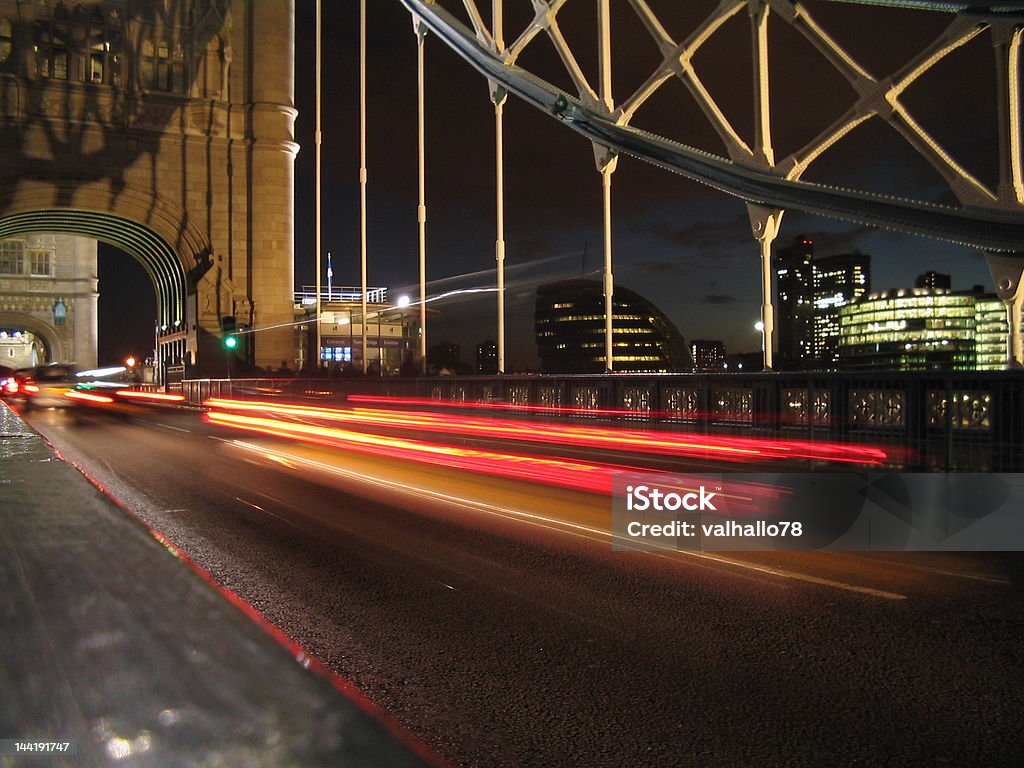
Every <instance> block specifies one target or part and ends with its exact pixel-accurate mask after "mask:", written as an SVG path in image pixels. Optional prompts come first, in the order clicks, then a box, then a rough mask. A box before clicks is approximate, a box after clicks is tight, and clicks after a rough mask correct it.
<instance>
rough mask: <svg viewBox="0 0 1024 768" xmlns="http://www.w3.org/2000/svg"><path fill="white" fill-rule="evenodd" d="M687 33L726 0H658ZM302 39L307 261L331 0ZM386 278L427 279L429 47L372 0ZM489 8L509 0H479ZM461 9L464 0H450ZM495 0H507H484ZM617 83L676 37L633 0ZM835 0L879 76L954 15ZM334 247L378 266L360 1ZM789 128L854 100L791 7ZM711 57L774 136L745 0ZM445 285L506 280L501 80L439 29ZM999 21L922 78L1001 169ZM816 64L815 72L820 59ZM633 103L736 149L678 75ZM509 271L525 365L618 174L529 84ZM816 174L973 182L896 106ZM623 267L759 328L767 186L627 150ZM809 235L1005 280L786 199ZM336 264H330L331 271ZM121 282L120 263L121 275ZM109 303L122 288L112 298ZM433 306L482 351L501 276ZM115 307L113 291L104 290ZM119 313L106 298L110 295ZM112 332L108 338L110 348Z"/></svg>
mask: <svg viewBox="0 0 1024 768" xmlns="http://www.w3.org/2000/svg"><path fill="white" fill-rule="evenodd" d="M649 2H650V5H651V7H652V8H653V9H654V10H655V12H656V13H657V15H658V16H659V18H660V19H661V20H662V21H663V22H664V23H665V25H666V27H667V28H668V30H669V32H670V33H671V34H672V35H673V36H674V37H675V38H676V39H682V38H684V37H686V36H687V34H688V33H689V31H691V30H692V29H693V28H694V26H695V25H696V23H697V22H698V21H699V19H700V18H702V17H703V16H704V15H705V14H706V13H708V12H709V11H710V10H711V9H712V8H713V7H714V6H715V5H716V3H713V2H693V3H685V4H680V3H678V2H677V1H676V0H662V1H660V2H659V1H658V0H649ZM297 5H298V19H297V31H296V35H297V53H296V79H297V82H296V103H297V106H298V108H299V118H298V121H297V123H296V138H297V140H298V141H299V143H300V144H301V146H302V150H301V152H300V154H299V157H298V159H297V162H296V257H295V260H296V265H295V272H296V283H297V284H298V285H303V284H307V285H308V284H312V283H313V281H314V267H313V265H314V252H313V243H314V229H313V227H314V211H313V199H314V198H313V193H314V187H313V184H314V147H313V128H314V43H315V32H314V30H315V4H314V2H312V0H299V1H298V3H297ZM368 5H369V6H370V11H369V22H368V28H369V34H368V37H369V40H370V46H369V47H370V54H369V65H368V124H369V128H368V134H369V139H368V162H367V165H368V169H369V187H368V220H369V223H368V250H369V265H370V266H369V282H370V284H371V285H386V286H387V287H388V288H389V289H390V291H391V292H390V295H391V297H392V298H397V297H398V296H399V295H401V294H402V293H408V294H409V295H412V296H415V295H416V294H417V292H418V288H417V280H418V265H417V223H416V63H415V62H416V58H415V57H416V51H415V38H414V35H413V32H412V25H411V23H410V19H409V16H408V14H407V13H406V12H405V10H404V9H403V8H402V6H401V5H400V4H399V3H398V2H393V1H392V2H383V1H382V0H372V1H371V2H369V3H368ZM478 5H479V6H480V7H481V10H482V11H483V12H484V13H485V18H486V14H487V13H488V12H489V6H490V3H487V2H478ZM530 5H531V4H530V3H529V2H526V0H522V2H516V0H506V6H507V8H506V24H505V29H506V32H505V36H506V41H507V42H509V41H511V40H512V39H514V37H516V36H517V34H518V32H519V30H521V29H522V28H523V27H524V26H525V25H526V23H527V21H528V19H529V13H530V12H529V8H530ZM444 6H445V7H446V8H449V9H450V10H453V11H457V12H460V9H461V3H454V2H447V3H444ZM485 6H486V7H485ZM612 6H613V19H612V30H613V45H614V50H613V71H614V95H615V97H616V99H617V100H622V99H623V98H625V97H626V96H627V95H628V94H630V93H632V92H633V90H635V88H636V87H637V86H638V85H639V84H640V83H642V82H643V80H645V79H646V77H647V75H648V74H650V72H651V71H653V69H654V67H655V66H656V64H657V61H658V59H659V55H658V53H657V49H656V48H655V46H654V44H653V42H651V40H650V38H649V37H648V36H647V33H646V32H645V30H644V29H643V27H642V26H641V24H640V23H639V21H638V20H637V18H636V16H635V15H634V14H633V12H632V11H631V10H629V8H628V6H627V4H626V3H618V2H613V3H612ZM807 7H808V8H809V9H810V10H811V12H812V14H813V15H814V17H815V19H816V20H818V21H819V23H820V24H821V25H822V26H823V27H824V28H825V29H826V30H827V31H829V33H830V34H832V35H833V37H835V38H836V39H837V40H838V41H839V42H840V44H842V45H843V46H844V47H845V48H846V49H847V50H848V51H849V52H850V53H851V54H852V55H853V56H854V58H856V59H857V60H858V61H859V62H861V63H862V64H863V65H864V66H865V67H866V68H867V69H868V71H869V72H871V73H872V74H873V75H875V76H876V77H882V76H885V75H888V74H891V73H893V72H894V71H895V70H897V69H898V68H899V67H900V66H902V65H903V64H904V63H905V62H906V61H908V60H909V59H910V58H911V57H912V56H913V55H914V54H915V53H916V52H918V51H920V50H921V49H922V48H923V47H925V46H926V45H927V44H928V43H929V42H931V41H932V40H933V39H934V38H935V36H936V35H937V34H938V32H939V31H940V30H941V29H943V28H944V27H945V26H946V25H947V24H948V23H949V22H950V21H951V20H952V16H951V15H947V14H940V13H934V12H923V11H901V10H892V9H888V10H884V11H883V10H881V9H877V8H870V7H864V6H858V5H845V4H835V3H821V2H810V3H807ZM323 13H324V32H325V38H326V39H325V52H324V65H323V72H324V118H323V129H324V133H323V158H324V160H323V178H324V185H323V199H324V207H323V211H324V223H323V244H324V245H323V248H324V251H325V256H324V268H325V269H326V251H331V252H332V254H333V262H334V282H335V285H339V284H347V285H356V284H358V281H359V228H358V212H359V211H358V194H359V188H358V170H359V168H358V166H359V145H358V127H359V124H358V103H359V102H358V97H359V94H358V4H357V3H356V2H354V1H353V2H346V3H336V2H325V3H323ZM593 16H594V4H593V3H585V2H579V0H575V2H569V3H568V4H567V5H566V6H565V10H564V11H563V12H562V14H560V16H559V20H560V23H561V25H562V29H563V32H564V33H565V34H566V37H567V38H568V40H569V42H570V44H571V45H572V47H573V50H574V52H575V53H576V55H577V57H578V58H579V60H580V64H581V66H582V67H583V69H584V72H585V73H586V74H587V77H588V79H590V81H591V83H593V84H595V85H596V82H597V78H596V63H597V53H596V51H597V45H596V34H595V26H596V25H595V22H594V18H593ZM542 38H543V36H541V38H538V39H537V40H536V41H534V43H532V44H531V46H530V47H529V48H528V49H527V51H526V52H525V53H524V54H523V56H522V57H521V58H520V61H519V63H520V64H521V65H522V66H523V67H524V68H526V69H528V70H530V71H533V72H534V73H536V74H538V75H540V76H542V77H545V78H546V79H549V80H550V81H551V82H553V83H555V84H556V85H559V86H561V87H563V88H565V89H567V90H570V91H572V87H571V83H570V82H569V80H568V77H567V76H566V75H565V74H564V69H562V67H561V65H560V63H559V61H558V59H557V56H556V55H555V53H554V49H553V48H552V47H551V45H550V44H549V43H548V41H547V40H546V39H542ZM770 40H771V45H772V49H773V52H774V53H778V54H781V55H778V56H775V57H774V58H773V60H772V69H771V79H772V87H773V102H772V109H773V144H774V148H775V154H776V158H777V159H781V158H783V157H785V156H786V155H788V154H789V153H790V152H792V151H794V150H796V149H797V148H799V147H800V146H802V145H803V144H804V143H806V142H807V141H809V140H810V139H812V138H813V137H814V136H815V135H816V134H817V133H819V132H820V131H821V130H822V129H824V128H825V127H827V126H828V125H829V124H830V123H831V122H832V121H833V120H834V119H836V118H837V117H839V116H840V115H841V114H842V113H843V112H844V111H845V110H846V108H847V107H849V106H850V105H851V104H852V103H853V101H854V98H855V97H854V93H853V91H852V89H851V88H850V87H849V86H848V85H847V84H846V81H845V80H843V79H842V78H840V77H839V75H838V74H837V73H835V72H834V70H833V69H832V68H831V66H830V65H828V64H827V62H825V60H824V59H822V58H821V57H820V55H818V54H817V53H816V52H815V51H814V50H813V49H812V48H811V46H810V45H809V44H808V43H807V42H806V41H804V40H803V39H802V38H801V37H800V36H799V35H798V34H797V33H795V32H794V31H793V30H792V29H791V28H789V27H788V26H787V25H785V24H784V23H782V22H778V21H776V22H774V23H772V24H770ZM695 66H696V68H697V71H698V73H699V74H700V76H701V77H702V79H703V80H704V82H705V85H706V86H707V87H708V89H709V91H710V92H711V93H712V95H713V96H714V97H715V98H716V99H718V100H719V103H720V105H721V106H722V108H723V110H724V112H725V113H726V115H727V117H728V118H729V119H730V120H731V121H732V122H733V124H734V126H735V127H736V128H737V130H738V131H739V133H740V134H741V136H742V137H743V138H744V139H745V140H746V141H748V143H749V142H751V141H752V140H753V95H752V84H751V80H752V78H751V76H750V72H751V70H752V62H751V56H750V32H749V21H748V19H747V16H746V13H745V12H744V13H740V14H738V15H737V16H736V17H734V18H733V19H731V20H730V21H729V22H727V23H726V25H725V26H724V27H723V28H722V30H720V31H719V32H718V33H717V34H716V35H715V37H713V38H712V39H711V41H709V42H708V43H707V44H706V45H705V48H704V49H702V50H701V52H700V53H699V54H698V56H697V57H696V59H695ZM426 68H427V95H426V98H427V115H426V123H427V128H426V130H427V275H428V280H429V281H430V283H429V285H428V294H429V295H435V294H439V293H442V292H446V291H451V290H456V289H466V288H488V287H493V285H494V255H493V254H494V118H493V115H494V112H493V107H492V105H491V103H490V100H489V98H488V90H487V85H486V82H485V81H484V80H483V79H482V78H481V77H480V76H479V75H477V73H476V72H475V71H474V70H472V69H471V68H470V67H469V66H468V65H467V64H465V63H464V62H463V61H462V60H461V59H459V58H458V57H456V56H455V55H454V54H453V53H451V52H450V51H449V50H448V49H447V47H446V46H445V45H444V44H443V43H441V42H440V41H438V40H437V39H434V38H431V37H428V40H427V49H426ZM993 70H994V67H993V55H992V48H991V42H990V37H989V36H988V35H987V34H983V35H980V36H979V37H977V38H975V39H974V40H973V41H971V42H970V43H968V44H967V45H966V46H965V47H963V48H962V49H960V50H958V51H957V52H955V53H954V54H952V56H951V57H950V58H949V59H948V61H946V62H943V63H942V64H941V65H940V67H939V69H937V70H935V71H932V72H929V73H927V74H926V75H925V76H923V77H922V78H921V79H920V80H919V81H918V82H917V83H915V84H914V85H913V86H912V87H911V88H910V89H908V91H907V92H906V97H905V99H904V101H905V103H906V104H907V105H908V106H909V108H910V110H911V112H912V114H913V115H914V116H915V117H916V118H917V119H918V120H919V121H920V122H921V123H922V124H923V125H924V126H925V127H926V128H927V129H928V130H930V131H932V132H933V133H934V134H935V136H936V138H937V139H938V140H939V141H940V142H941V143H942V144H943V145H944V146H945V147H946V148H947V149H948V150H949V151H950V153H951V154H952V155H953V156H954V157H955V158H956V159H957V160H958V161H959V162H960V163H961V164H962V165H964V166H965V167H967V168H968V170H970V171H971V172H973V173H975V174H976V175H977V176H978V177H979V178H980V179H981V180H982V181H984V182H986V183H989V184H991V183H992V180H993V179H994V177H995V175H996V167H995V160H994V159H995V150H994V147H995V144H996V134H995V99H994V95H993V94H994V77H993ZM808 73H812V77H810V78H808V76H807V75H808ZM632 124H633V125H635V126H637V127H640V128H644V129H647V130H650V131H653V132H656V133H660V134H662V135H664V136H667V137H669V138H673V139H676V140H679V141H682V142H684V143H686V144H689V145H691V146H695V147H698V148H700V149H705V150H708V151H711V152H714V153H716V154H724V150H723V148H722V145H721V142H720V141H719V139H718V137H717V135H716V134H715V133H714V131H713V130H712V129H711V128H710V126H709V123H708V121H707V120H706V118H705V117H704V116H703V114H702V112H701V111H700V109H699V108H698V107H697V106H696V103H695V102H694V100H693V99H692V97H691V96H690V94H689V92H688V91H687V90H686V89H685V88H684V87H683V86H682V85H681V84H680V83H679V82H678V81H673V82H670V83H668V84H666V85H665V86H663V87H662V90H661V91H659V93H658V94H657V95H656V96H655V97H654V98H653V99H652V100H651V101H650V102H648V103H647V104H646V105H645V106H644V107H642V108H641V109H640V110H639V112H638V113H637V115H636V117H635V118H634V120H633V122H632ZM505 165H506V171H505V172H506V189H505V195H506V223H505V227H506V242H507V251H506V270H507V278H506V284H507V286H508V292H507V315H508V323H509V329H508V345H509V349H508V355H509V364H510V368H515V369H521V368H524V367H530V366H535V365H536V352H535V347H534V343H533V329H532V322H533V299H534V291H535V289H536V286H537V285H538V284H540V283H543V282H546V281H549V280H555V279H560V278H566V277H577V276H579V275H580V274H585V275H588V276H592V277H599V270H600V267H601V264H602V258H603V257H602V237H601V213H600V212H601V207H600V206H601V186H600V176H599V174H598V173H597V172H596V171H595V167H594V160H593V153H592V150H591V146H590V143H589V142H588V141H587V140H586V139H584V138H582V137H580V136H578V135H577V134H575V133H573V132H571V131H570V130H568V129H566V128H565V127H563V126H561V125H559V124H558V123H557V121H555V120H554V119H553V118H551V117H549V116H546V115H544V114H542V113H541V112H539V111H538V110H536V109H534V108H532V107H529V106H527V105H525V104H522V103H520V102H517V101H516V100H515V99H514V97H510V99H509V101H508V103H507V104H506V108H505ZM804 178H805V179H806V180H808V181H817V182H828V183H833V184H841V185H843V186H850V187H854V188H863V189H868V190H871V191H877V192H884V193H889V194H896V195H901V196H905V197H914V198H918V199H924V200H931V201H935V202H946V203H953V200H952V198H951V197H950V196H949V194H948V192H947V191H946V188H945V184H944V182H943V181H942V180H941V178H940V177H939V176H938V174H937V173H936V172H935V171H934V170H932V169H931V168H930V167H929V166H928V165H927V164H926V163H925V161H924V160H922V159H921V158H920V157H918V156H917V155H916V154H915V153H914V152H913V151H912V150H911V149H910V148H909V146H908V145H907V144H906V142H905V141H904V140H903V139H902V138H900V137H899V136H898V135H897V134H896V132H895V131H894V130H893V129H892V128H890V127H889V126H888V125H886V124H885V123H883V122H881V121H879V120H877V119H872V120H871V121H869V122H868V123H866V124H864V125H862V126H860V127H859V128H857V129H856V130H855V131H854V132H853V133H852V134H851V135H849V136H848V137H846V138H845V139H844V140H843V141H842V142H840V143H839V144H838V145H836V147H834V148H832V149H831V150H829V152H827V153H825V155H823V156H822V157H821V158H819V160H818V161H817V162H816V163H815V164H814V165H812V166H811V169H810V170H809V171H808V172H807V174H805V176H804ZM613 197H614V202H613V206H614V208H613V211H614V223H613V237H614V259H615V270H614V271H615V276H616V281H617V282H618V283H620V284H622V285H623V286H626V287H628V288H630V289H632V290H634V291H636V292H638V293H640V294H642V295H644V296H646V297H647V298H648V299H650V300H651V301H653V302H654V303H655V304H657V305H658V306H659V307H661V308H662V309H663V310H664V311H665V312H666V313H667V314H668V315H669V316H670V317H671V318H672V319H673V320H674V321H675V322H676V324H677V325H678V327H679V329H680V331H681V332H682V333H683V335H684V336H685V337H686V338H688V339H691V338H711V339H722V340H724V341H725V343H726V345H727V347H728V349H729V351H731V352H732V351H736V352H739V351H751V350H755V349H758V348H759V347H760V338H759V334H758V332H756V331H755V330H754V328H753V324H754V322H755V321H756V320H757V319H758V317H759V313H760V309H759V308H760V302H761V298H760V287H759V280H760V277H759V258H758V247H757V243H756V241H755V240H754V239H753V237H752V236H751V234H750V226H749V221H748V218H747V214H746V207H745V205H743V204H742V203H741V202H740V201H739V200H737V199H734V198H731V197H729V196H727V195H724V194H722V193H718V192H715V191H712V190H709V189H708V188H706V187H703V186H701V185H699V184H696V183H694V182H691V181H688V180H686V179H684V178H682V177H680V176H676V175H674V174H671V173H668V172H666V171H663V170H660V169H658V168H654V167H651V166H649V165H647V164H645V163H643V162H642V161H639V160H635V159H633V158H628V157H622V158H620V160H619V166H618V170H617V171H616V173H615V174H614V177H613ZM798 235H807V236H809V237H810V238H811V239H813V240H814V241H815V244H816V253H817V254H819V255H823V256H825V255H830V254H834V253H844V252H850V251H855V250H860V251H862V252H865V253H870V254H871V255H872V257H873V278H872V282H873V286H872V287H873V289H874V290H885V289H888V288H895V287H906V286H911V285H913V281H914V277H915V276H916V275H917V274H919V273H921V272H923V271H925V270H927V269H934V270H937V271H939V272H947V273H950V274H952V276H953V286H954V288H968V287H970V286H971V285H973V284H976V283H982V284H984V285H986V286H990V285H991V279H990V277H989V276H988V271H987V268H986V266H985V263H984V260H983V258H982V256H981V254H980V253H978V252H977V251H973V250H970V249H966V248H963V247H959V246H953V245H948V244H945V243H941V242H938V241H932V240H926V239H922V238H916V237H908V236H903V235H899V234H897V233H892V232H887V231H879V230H872V229H868V228H864V227H860V226H859V225H853V224H849V223H846V222H841V221H836V220H829V219H823V218H818V217H813V216H807V215H803V214H800V213H798V212H795V211H790V212H787V214H786V216H785V218H784V219H783V224H782V232H781V234H780V236H779V238H778V239H777V241H776V246H777V247H778V246H785V245H787V244H789V243H790V242H792V240H793V239H794V238H795V237H797V236H798ZM323 280H324V281H325V283H326V274H324V275H323ZM102 291H103V285H101V292H102ZM102 306H103V304H102V302H101V307H102ZM431 306H432V307H434V308H436V309H438V310H440V312H441V316H440V317H439V318H438V319H437V320H436V321H434V322H432V323H431V324H429V325H428V341H429V343H431V344H433V343H438V342H441V341H449V342H455V343H458V344H460V345H461V346H462V355H463V359H469V360H471V358H472V348H473V345H475V344H476V343H477V342H479V341H482V340H484V339H486V338H493V337H494V336H495V329H496V319H495V313H496V310H495V299H494V295H493V294H492V293H481V294H471V295H469V296H468V297H467V296H466V295H462V296H460V297H458V298H455V299H450V300H443V301H440V302H438V303H436V304H432V305H431ZM101 312H102V309H101ZM101 322H102V316H101ZM101 349H102V348H101Z"/></svg>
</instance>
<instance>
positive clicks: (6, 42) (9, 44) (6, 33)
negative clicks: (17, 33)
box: [0, 19, 14, 70]
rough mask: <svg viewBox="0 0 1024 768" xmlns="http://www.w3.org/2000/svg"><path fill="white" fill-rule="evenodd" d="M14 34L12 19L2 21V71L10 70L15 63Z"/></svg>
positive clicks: (0, 61)
mask: <svg viewBox="0 0 1024 768" xmlns="http://www.w3.org/2000/svg"><path fill="white" fill-rule="evenodd" d="M13 52H14V33H13V29H12V27H11V20H10V19H0V70H4V69H9V68H10V65H11V63H12V61H13V57H12V54H13Z"/></svg>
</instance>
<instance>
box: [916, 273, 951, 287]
mask: <svg viewBox="0 0 1024 768" xmlns="http://www.w3.org/2000/svg"><path fill="white" fill-rule="evenodd" d="M914 287H915V288H932V289H934V288H945V289H946V290H949V289H950V288H952V287H953V281H952V279H951V278H950V276H949V275H944V274H942V273H941V272H936V271H934V270H931V269H930V270H928V271H927V272H925V273H924V274H923V275H918V276H917V279H916V280H914Z"/></svg>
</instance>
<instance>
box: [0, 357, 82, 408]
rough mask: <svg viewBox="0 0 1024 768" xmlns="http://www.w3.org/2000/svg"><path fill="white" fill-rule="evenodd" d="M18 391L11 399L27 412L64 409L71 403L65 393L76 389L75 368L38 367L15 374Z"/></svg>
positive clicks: (57, 364) (51, 365) (53, 364)
mask: <svg viewBox="0 0 1024 768" xmlns="http://www.w3.org/2000/svg"><path fill="white" fill-rule="evenodd" d="M14 380H15V384H16V387H17V388H16V391H15V392H13V393H12V395H11V397H12V399H14V400H15V401H16V402H19V403H20V404H21V405H22V406H23V407H24V408H25V410H31V409H32V408H64V407H66V406H68V405H70V401H69V400H68V399H67V398H66V397H65V396H64V393H65V392H68V391H69V390H71V389H74V388H75V385H76V384H77V383H78V381H77V379H76V378H75V367H74V366H73V365H69V364H67V363H51V364H50V365H37V366H36V367H35V368H26V369H24V370H22V371H17V372H15V375H14Z"/></svg>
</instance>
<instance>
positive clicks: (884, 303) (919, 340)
mask: <svg viewBox="0 0 1024 768" xmlns="http://www.w3.org/2000/svg"><path fill="white" fill-rule="evenodd" d="M839 317H840V343H839V359H840V364H841V366H842V368H843V369H844V370H864V369H875V370H891V371H913V370H957V371H965V370H968V371H969V370H991V369H1000V368H1002V367H1003V365H1004V362H1005V359H1006V335H1007V326H1006V312H1005V309H1004V308H1003V306H1002V303H1001V302H1000V301H999V300H998V299H997V298H996V297H995V296H993V295H991V294H984V293H982V292H981V287H980V286H976V287H975V289H974V290H972V291H956V292H954V291H950V290H948V289H942V288H936V289H928V288H912V289H901V290H897V291H887V292H885V293H879V294H872V295H870V296H868V297H867V298H865V299H863V300H861V301H859V302H857V303H855V304H851V305H849V306H846V307H843V308H842V309H840V310H839Z"/></svg>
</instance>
